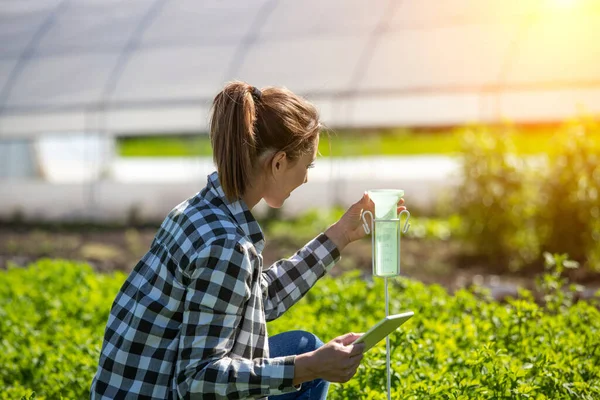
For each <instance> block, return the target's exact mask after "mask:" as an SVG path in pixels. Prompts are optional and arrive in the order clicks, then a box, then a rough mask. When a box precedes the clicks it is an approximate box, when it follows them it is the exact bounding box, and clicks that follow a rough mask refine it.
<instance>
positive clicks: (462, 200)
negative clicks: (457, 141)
mask: <svg viewBox="0 0 600 400" xmlns="http://www.w3.org/2000/svg"><path fill="white" fill-rule="evenodd" d="M598 136H600V129H598V127H597V125H593V124H592V123H589V122H588V123H586V122H576V123H571V124H569V125H567V126H566V127H564V128H562V129H561V130H559V131H558V132H557V133H556V137H555V145H554V151H553V152H552V153H551V154H547V155H545V156H542V157H538V158H531V157H530V158H527V159H525V158H522V157H518V156H517V155H516V154H515V152H514V147H513V142H512V134H511V132H510V130H509V129H507V130H506V131H505V132H504V133H500V134H498V133H494V134H492V133H491V132H490V131H489V129H486V128H473V129H471V130H470V131H468V132H466V134H465V135H464V141H463V157H464V164H463V176H464V181H463V184H462V185H461V186H460V187H459V189H458V191H457V194H456V198H457V200H456V202H457V207H458V210H459V213H460V215H461V216H462V221H463V234H464V237H465V238H466V239H467V240H468V241H469V242H471V243H472V244H473V245H474V247H475V248H476V249H477V251H478V252H479V254H481V255H486V256H488V257H489V258H490V259H491V260H499V261H500V262H499V263H500V264H505V265H508V266H509V267H510V268H511V269H518V268H521V267H522V266H524V265H530V264H532V263H535V262H536V261H537V262H539V261H541V254H542V253H543V252H544V251H548V252H552V253H568V254H570V255H571V257H572V258H573V259H575V260H576V261H579V262H581V263H583V264H585V265H586V266H588V267H590V268H591V269H593V270H596V271H600V246H598V243H599V242H600V140H599V139H600V137H598Z"/></svg>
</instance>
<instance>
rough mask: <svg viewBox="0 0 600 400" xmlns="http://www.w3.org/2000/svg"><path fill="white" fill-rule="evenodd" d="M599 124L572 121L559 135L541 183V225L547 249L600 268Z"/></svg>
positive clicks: (543, 241)
mask: <svg viewBox="0 0 600 400" xmlns="http://www.w3.org/2000/svg"><path fill="white" fill-rule="evenodd" d="M598 138H600V126H598V125H597V124H595V123H593V122H586V123H572V124H570V125H567V126H566V127H565V128H564V129H563V130H562V131H560V132H559V134H558V135H557V137H556V139H555V142H556V145H555V148H556V152H555V153H554V154H552V155H551V157H550V159H549V168H548V172H547V175H546V178H545V179H544V180H543V181H542V182H541V183H542V185H541V189H540V196H539V206H538V208H539V217H538V218H539V225H540V228H541V229H540V237H541V241H542V243H543V247H544V249H545V250H547V251H552V252H560V253H568V254H569V255H570V256H571V257H572V258H574V259H575V260H578V261H581V262H583V261H586V260H588V261H589V264H590V265H593V266H595V269H596V270H600V246H599V243H600V143H599V141H598Z"/></svg>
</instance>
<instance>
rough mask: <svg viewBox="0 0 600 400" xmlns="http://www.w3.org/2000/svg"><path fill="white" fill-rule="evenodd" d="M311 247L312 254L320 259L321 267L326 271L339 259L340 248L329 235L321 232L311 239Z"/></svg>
mask: <svg viewBox="0 0 600 400" xmlns="http://www.w3.org/2000/svg"><path fill="white" fill-rule="evenodd" d="M310 245H312V246H314V247H313V249H314V250H313V254H314V255H316V256H317V257H318V258H319V259H320V260H321V264H322V265H323V268H325V271H326V272H329V271H331V269H332V268H333V266H334V265H335V264H336V263H337V262H338V261H339V260H340V258H341V254H340V250H339V249H338V248H337V246H336V245H335V243H333V241H332V240H331V239H329V237H328V236H327V235H326V234H324V233H321V234H320V235H319V236H317V237H316V238H314V239H313V241H312V242H311V243H309V246H310Z"/></svg>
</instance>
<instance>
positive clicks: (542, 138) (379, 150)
mask: <svg viewBox="0 0 600 400" xmlns="http://www.w3.org/2000/svg"><path fill="white" fill-rule="evenodd" d="M492 129H498V130H499V129H502V128H492ZM556 130H557V128H555V127H547V126H546V127H527V128H517V131H516V133H515V146H516V151H517V153H519V154H523V155H529V154H540V153H549V152H551V151H552V147H553V139H554V138H553V134H554V132H555V131H556ZM463 132H464V129H444V130H411V129H383V130H361V131H358V130H339V131H332V132H330V134H329V135H326V134H324V135H321V141H320V144H319V151H320V153H321V155H322V156H329V157H356V156H374V155H390V156H391V155H448V156H452V155H458V154H459V153H460V149H461V141H462V135H463ZM598 140H600V138H599V139H598ZM117 148H118V154H119V155H120V156H122V157H210V156H212V150H211V146H210V140H209V137H208V135H207V134H196V135H182V134H175V135H164V136H136V137H122V138H119V139H118V141H117Z"/></svg>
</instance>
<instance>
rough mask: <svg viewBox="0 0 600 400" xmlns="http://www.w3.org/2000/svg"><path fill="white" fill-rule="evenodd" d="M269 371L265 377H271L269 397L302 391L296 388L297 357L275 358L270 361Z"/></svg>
mask: <svg viewBox="0 0 600 400" xmlns="http://www.w3.org/2000/svg"><path fill="white" fill-rule="evenodd" d="M269 361H270V363H269V364H270V365H269V367H268V368H269V371H265V372H266V373H265V375H266V376H269V378H270V379H269V387H270V390H269V395H278V394H284V393H290V392H297V391H298V390H300V385H299V386H298V387H296V386H294V368H295V362H296V356H286V357H275V358H271V359H269Z"/></svg>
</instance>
